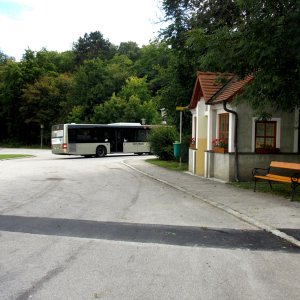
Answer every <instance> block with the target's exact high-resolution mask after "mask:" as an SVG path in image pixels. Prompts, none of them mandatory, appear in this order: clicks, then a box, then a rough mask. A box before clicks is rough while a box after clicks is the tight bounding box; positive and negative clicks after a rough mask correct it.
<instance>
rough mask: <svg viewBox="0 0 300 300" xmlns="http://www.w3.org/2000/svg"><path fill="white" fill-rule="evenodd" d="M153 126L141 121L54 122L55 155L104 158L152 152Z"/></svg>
mask: <svg viewBox="0 0 300 300" xmlns="http://www.w3.org/2000/svg"><path fill="white" fill-rule="evenodd" d="M150 128H151V127H150V126H149V125H141V124H139V123H115V124H74V123H72V124H61V125H53V126H52V130H51V146H52V153H53V154H62V155H63V154H67V155H82V156H86V157H90V156H96V157H103V156H105V155H106V154H109V153H120V152H121V153H136V154H143V153H150V143H149V142H147V136H148V134H149V132H150Z"/></svg>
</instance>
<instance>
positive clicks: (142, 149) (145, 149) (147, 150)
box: [138, 142, 151, 153]
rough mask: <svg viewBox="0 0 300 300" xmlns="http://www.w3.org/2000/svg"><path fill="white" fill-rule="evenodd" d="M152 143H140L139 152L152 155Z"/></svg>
mask: <svg viewBox="0 0 300 300" xmlns="http://www.w3.org/2000/svg"><path fill="white" fill-rule="evenodd" d="M150 147H151V145H150V143H149V142H140V143H138V152H143V153H150V152H151V151H150Z"/></svg>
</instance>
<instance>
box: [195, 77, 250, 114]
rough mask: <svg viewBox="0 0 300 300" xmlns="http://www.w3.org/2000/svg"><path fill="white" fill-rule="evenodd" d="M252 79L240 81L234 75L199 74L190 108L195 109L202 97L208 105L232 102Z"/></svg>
mask: <svg viewBox="0 0 300 300" xmlns="http://www.w3.org/2000/svg"><path fill="white" fill-rule="evenodd" d="M252 78H253V77H252V76H247V77H245V78H244V79H242V80H239V79H238V78H237V76H235V75H234V74H232V73H213V72H198V74H197V79H196V82H195V86H194V91H193V95H192V98H191V101H190V105H189V108H190V109H193V108H195V107H196V106H197V103H198V101H200V99H201V97H203V98H204V101H205V103H207V104H214V103H218V102H222V101H225V100H226V101H231V100H232V99H233V97H234V96H235V95H236V94H237V93H238V92H240V91H241V89H242V88H243V86H244V85H245V84H247V83H248V82H249V81H250V80H252Z"/></svg>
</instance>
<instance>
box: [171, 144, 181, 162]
mask: <svg viewBox="0 0 300 300" xmlns="http://www.w3.org/2000/svg"><path fill="white" fill-rule="evenodd" d="M173 150H174V156H175V158H178V157H180V154H181V144H180V143H179V142H175V143H173Z"/></svg>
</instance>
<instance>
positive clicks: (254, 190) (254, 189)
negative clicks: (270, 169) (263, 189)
mask: <svg viewBox="0 0 300 300" xmlns="http://www.w3.org/2000/svg"><path fill="white" fill-rule="evenodd" d="M253 181H254V184H253V192H256V181H257V180H256V178H254V179H253Z"/></svg>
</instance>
